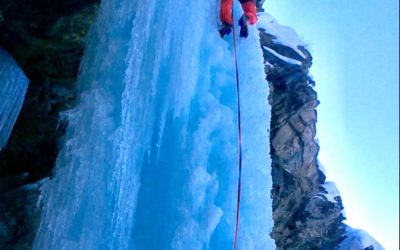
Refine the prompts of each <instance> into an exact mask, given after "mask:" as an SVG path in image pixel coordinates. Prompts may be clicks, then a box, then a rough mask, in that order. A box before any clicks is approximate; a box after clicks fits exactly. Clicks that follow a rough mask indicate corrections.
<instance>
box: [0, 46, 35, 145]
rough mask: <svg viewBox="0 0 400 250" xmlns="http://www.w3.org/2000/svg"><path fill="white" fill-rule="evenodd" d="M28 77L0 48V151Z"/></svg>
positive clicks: (10, 127) (13, 119) (10, 128)
mask: <svg viewBox="0 0 400 250" xmlns="http://www.w3.org/2000/svg"><path fill="white" fill-rule="evenodd" d="M28 83H29V81H28V78H27V77H26V76H25V74H24V73H23V72H22V69H21V68H20V67H19V66H18V64H17V63H16V62H15V61H14V59H13V58H12V57H11V55H10V54H9V53H8V52H6V51H4V50H3V49H2V48H0V151H1V150H2V149H3V147H4V146H5V145H6V143H7V140H8V138H9V137H10V134H11V131H12V128H13V126H14V124H15V121H16V120H17V117H18V114H19V111H20V110H21V108H22V104H23V102H24V99H25V93H26V90H27V89H28Z"/></svg>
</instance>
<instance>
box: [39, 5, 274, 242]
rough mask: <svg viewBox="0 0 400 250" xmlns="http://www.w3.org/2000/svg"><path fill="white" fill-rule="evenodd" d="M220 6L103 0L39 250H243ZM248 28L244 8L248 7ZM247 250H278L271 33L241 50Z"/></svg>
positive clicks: (228, 50) (241, 42)
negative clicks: (267, 55)
mask: <svg viewBox="0 0 400 250" xmlns="http://www.w3.org/2000/svg"><path fill="white" fill-rule="evenodd" d="M218 12H219V0H211V1H185V2H182V1H180V0H165V1H156V0H148V1H132V0H103V1H102V4H101V7H100V12H99V16H98V19H97V21H96V23H95V24H94V25H93V26H92V28H91V31H90V34H89V37H88V41H87V46H86V51H85V55H84V58H83V61H82V65H81V69H80V72H81V73H80V76H79V78H78V87H79V100H78V101H79V104H78V105H77V107H76V108H75V109H74V110H72V111H70V112H68V113H67V114H66V115H67V117H68V120H69V126H68V129H67V135H66V137H65V140H64V142H63V144H64V146H63V149H62V150H61V152H60V154H59V156H58V159H57V163H56V164H57V166H56V168H55V173H54V176H53V177H52V178H51V179H50V180H49V181H48V182H47V183H46V184H45V185H44V187H43V191H42V196H41V204H42V209H43V215H42V220H41V224H40V228H39V231H38V233H37V235H36V239H35V241H34V249H42V250H45V249H46V250H47V249H57V250H59V249H71V250H72V249H74V250H75V249H82V250H90V249H93V250H98V249H134V250H163V249H182V250H192V249H193V250H196V249H199V250H200V249H215V250H224V249H232V245H233V237H234V229H235V216H236V198H237V180H238V159H237V150H238V132H237V108H236V90H235V68H234V60H233V58H234V57H233V47H232V44H233V41H232V35H230V36H227V37H226V38H225V39H221V38H220V36H219V34H218V30H217V22H218ZM235 16H240V7H239V5H237V6H236V7H235ZM237 49H238V63H239V76H240V86H241V88H240V91H241V92H240V94H241V105H242V106H241V109H242V130H243V158H244V159H243V174H242V178H243V179H242V196H241V197H242V202H241V210H240V213H241V217H240V226H239V242H238V245H239V247H238V249H242V250H251V249H254V250H262V249H274V248H275V246H274V242H273V240H272V239H271V238H270V237H269V235H268V234H269V232H270V231H271V229H272V208H271V199H270V189H271V185H272V183H271V176H270V164H271V162H270V159H269V139H268V128H269V114H270V108H269V106H268V100H267V97H268V85H267V82H266V81H265V80H264V79H265V75H264V65H263V58H262V51H261V48H260V47H259V38H258V31H257V29H256V28H255V27H251V30H250V36H249V38H248V39H242V38H240V39H239V38H238V48H237Z"/></svg>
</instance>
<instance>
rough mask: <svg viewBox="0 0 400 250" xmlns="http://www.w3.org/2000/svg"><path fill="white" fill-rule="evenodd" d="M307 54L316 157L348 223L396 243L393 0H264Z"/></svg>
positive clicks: (395, 13)
mask: <svg viewBox="0 0 400 250" xmlns="http://www.w3.org/2000/svg"><path fill="white" fill-rule="evenodd" d="M264 9H265V10H266V12H268V13H270V14H271V15H272V16H274V17H275V18H276V19H277V21H278V22H279V23H280V24H283V25H287V26H290V27H293V28H294V29H296V31H297V33H298V34H299V35H300V36H301V37H302V38H303V40H304V41H305V42H307V43H308V44H309V49H310V51H311V52H312V55H313V57H314V62H313V66H312V68H311V74H312V75H313V76H314V78H315V80H316V84H317V85H316V90H317V92H318V96H319V100H320V101H321V104H320V106H319V107H318V109H317V110H318V120H319V121H318V124H317V130H318V131H317V138H318V139H319V142H320V146H321V151H320V154H319V159H320V161H321V162H322V164H323V165H324V167H325V169H326V171H327V175H328V180H332V181H334V182H336V184H337V186H338V188H339V190H340V192H341V195H342V198H343V200H344V206H345V210H346V216H347V218H348V220H347V221H346V223H347V224H349V225H351V226H353V227H355V228H360V229H364V230H366V231H367V232H368V233H370V234H371V235H372V236H373V237H374V238H375V239H377V240H378V241H379V242H380V243H381V244H382V245H383V246H384V247H385V248H386V249H388V250H392V249H393V250H395V249H399V236H398V235H399V160H398V159H399V139H398V138H399V115H398V114H399V71H398V69H399V57H398V55H399V40H398V37H399V26H398V20H399V12H398V11H399V3H398V1H397V0H385V1H382V0H364V1H353V0H351V1H350V0H296V1H290V0H266V3H265V4H264Z"/></svg>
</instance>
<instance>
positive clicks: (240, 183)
mask: <svg viewBox="0 0 400 250" xmlns="http://www.w3.org/2000/svg"><path fill="white" fill-rule="evenodd" d="M232 27H233V28H232V29H233V30H232V32H233V52H234V53H233V54H234V60H235V77H236V93H237V95H236V96H237V113H238V166H239V178H238V191H237V203H236V225H235V238H234V241H233V249H234V250H236V245H237V239H238V231H239V217H240V194H241V190H242V126H241V120H240V92H239V68H238V62H237V53H236V34H235V20H234V19H233V25H232Z"/></svg>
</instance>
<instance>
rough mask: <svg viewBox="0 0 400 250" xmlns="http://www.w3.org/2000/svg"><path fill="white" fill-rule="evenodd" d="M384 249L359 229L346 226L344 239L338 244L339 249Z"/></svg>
mask: <svg viewBox="0 0 400 250" xmlns="http://www.w3.org/2000/svg"><path fill="white" fill-rule="evenodd" d="M360 249H363V250H385V249H384V248H383V247H382V245H381V244H379V243H378V242H377V241H376V240H375V239H374V238H372V237H371V236H370V235H369V234H368V233H367V232H365V231H364V230H361V229H353V228H351V227H346V239H344V241H343V242H342V243H341V244H340V245H339V250H360Z"/></svg>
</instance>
